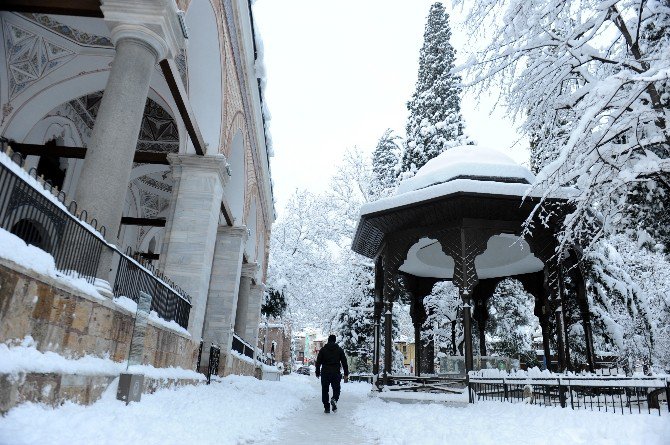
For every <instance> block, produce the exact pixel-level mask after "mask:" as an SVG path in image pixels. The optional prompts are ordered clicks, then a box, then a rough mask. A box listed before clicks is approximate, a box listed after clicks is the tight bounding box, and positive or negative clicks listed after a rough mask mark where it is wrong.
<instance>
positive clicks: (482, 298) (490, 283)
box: [473, 278, 501, 357]
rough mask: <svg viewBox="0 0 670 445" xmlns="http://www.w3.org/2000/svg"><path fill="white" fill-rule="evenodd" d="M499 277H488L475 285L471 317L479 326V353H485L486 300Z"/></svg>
mask: <svg viewBox="0 0 670 445" xmlns="http://www.w3.org/2000/svg"><path fill="white" fill-rule="evenodd" d="M500 281H501V279H500V278H489V279H486V280H480V281H479V283H477V285H476V286H475V289H474V293H473V299H474V303H475V308H474V313H473V317H474V319H475V320H477V327H478V328H479V354H480V355H481V356H482V357H484V356H485V355H486V322H487V321H488V319H489V311H488V301H489V299H490V298H491V297H492V296H493V293H494V292H495V290H496V287H497V286H498V283H500Z"/></svg>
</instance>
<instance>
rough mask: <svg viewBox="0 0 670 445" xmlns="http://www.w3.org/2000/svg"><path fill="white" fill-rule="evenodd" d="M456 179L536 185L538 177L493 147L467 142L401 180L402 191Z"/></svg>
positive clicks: (400, 190)
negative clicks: (410, 176)
mask: <svg viewBox="0 0 670 445" xmlns="http://www.w3.org/2000/svg"><path fill="white" fill-rule="evenodd" d="M456 179H474V180H478V181H493V182H503V183H519V184H532V183H533V182H535V176H534V175H533V174H532V173H531V172H530V170H528V169H527V168H526V167H523V166H521V165H519V164H517V163H516V162H514V160H512V158H510V157H509V156H507V155H505V154H503V153H501V152H499V151H497V150H493V149H491V148H485V147H479V146H476V145H463V146H460V147H454V148H450V149H449V150H447V151H445V152H444V153H442V154H440V155H439V156H437V157H435V158H433V159H431V160H430V161H428V162H427V163H426V165H424V166H423V167H421V168H420V169H419V171H418V172H417V173H416V175H414V177H412V178H409V179H406V180H404V181H402V182H401V183H400V186H399V187H398V194H402V193H406V192H410V191H414V190H420V189H423V188H426V187H430V186H432V185H437V184H442V183H445V182H449V181H453V180H456Z"/></svg>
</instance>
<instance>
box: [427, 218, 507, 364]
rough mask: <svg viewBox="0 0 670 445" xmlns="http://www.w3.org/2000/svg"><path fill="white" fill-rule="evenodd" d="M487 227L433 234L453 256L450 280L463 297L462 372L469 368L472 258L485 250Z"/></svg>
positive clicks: (475, 279) (473, 282) (473, 281)
mask: <svg viewBox="0 0 670 445" xmlns="http://www.w3.org/2000/svg"><path fill="white" fill-rule="evenodd" d="M493 234H494V233H492V232H491V231H490V230H486V229H483V228H474V227H461V228H460V229H456V230H447V231H444V232H442V233H440V234H439V235H438V236H437V239H438V241H439V242H440V245H441V247H442V251H443V252H444V253H445V254H446V255H448V256H450V257H452V258H453V259H454V275H453V283H454V285H455V286H457V287H458V290H459V294H460V296H461V300H462V301H463V337H464V343H465V370H466V375H467V373H468V372H469V371H472V370H473V367H474V366H473V353H472V321H471V309H472V295H473V291H474V288H475V286H476V285H477V282H478V281H479V278H478V277H477V269H476V267H475V258H476V257H477V256H478V255H481V254H482V253H484V251H486V245H487V242H488V239H489V238H490V237H491V236H492V235H493Z"/></svg>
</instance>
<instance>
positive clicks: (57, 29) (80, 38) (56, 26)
mask: <svg viewBox="0 0 670 445" xmlns="http://www.w3.org/2000/svg"><path fill="white" fill-rule="evenodd" d="M22 15H23V16H24V17H26V18H27V19H28V20H31V21H33V22H35V23H37V24H38V25H40V26H42V27H44V28H46V29H48V30H50V31H52V32H54V33H56V34H58V35H60V36H61V37H64V38H66V39H68V40H72V41H73V42H75V43H77V44H79V45H84V46H98V47H103V48H113V47H114V45H113V44H112V41H111V40H110V39H109V38H108V37H103V36H99V35H96V34H89V33H87V32H84V31H80V30H78V29H76V28H73V27H71V26H69V25H65V24H63V23H60V22H59V21H57V20H54V19H53V18H52V17H51V16H48V15H46V14H33V13H24V14H22Z"/></svg>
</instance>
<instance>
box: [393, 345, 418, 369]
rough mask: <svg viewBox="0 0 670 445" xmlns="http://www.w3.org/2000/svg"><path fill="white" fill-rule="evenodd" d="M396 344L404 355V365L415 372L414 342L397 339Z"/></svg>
mask: <svg viewBox="0 0 670 445" xmlns="http://www.w3.org/2000/svg"><path fill="white" fill-rule="evenodd" d="M394 345H395V347H396V349H397V350H398V351H400V352H401V353H402V355H403V357H404V358H403V365H404V366H405V369H406V370H407V371H409V372H410V373H413V372H414V359H415V347H414V342H410V341H406V340H405V341H395V342H394Z"/></svg>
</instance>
